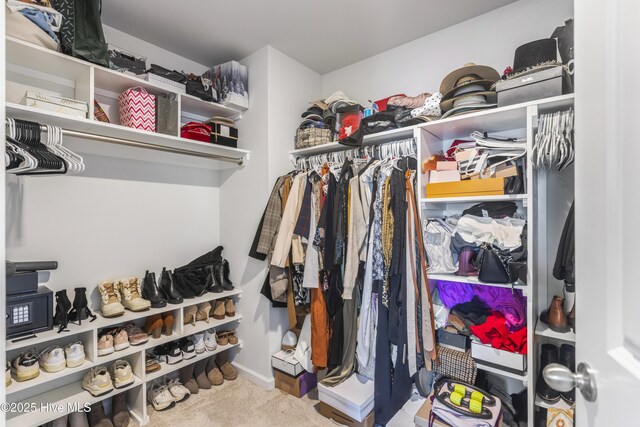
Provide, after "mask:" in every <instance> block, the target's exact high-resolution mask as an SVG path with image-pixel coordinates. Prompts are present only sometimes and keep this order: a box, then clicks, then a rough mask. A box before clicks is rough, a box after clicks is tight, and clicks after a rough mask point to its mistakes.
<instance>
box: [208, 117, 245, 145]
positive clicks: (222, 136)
mask: <svg viewBox="0 0 640 427" xmlns="http://www.w3.org/2000/svg"><path fill="white" fill-rule="evenodd" d="M207 124H208V125H210V126H211V143H212V144H220V145H224V146H227V147H233V148H238V129H237V128H235V127H232V126H227V125H224V124H221V123H208V122H207Z"/></svg>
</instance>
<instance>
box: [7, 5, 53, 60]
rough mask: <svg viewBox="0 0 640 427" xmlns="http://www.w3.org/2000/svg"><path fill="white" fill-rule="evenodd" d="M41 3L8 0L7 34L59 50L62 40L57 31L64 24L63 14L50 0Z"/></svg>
mask: <svg viewBox="0 0 640 427" xmlns="http://www.w3.org/2000/svg"><path fill="white" fill-rule="evenodd" d="M40 3H41V4H42V5H39V4H32V3H25V2H22V1H17V0H8V1H7V2H6V13H7V18H6V25H7V29H6V32H7V35H10V36H13V37H16V38H19V39H20V40H24V41H27V42H30V43H33V44H36V45H38V46H42V47H46V48H49V49H54V50H57V49H58V46H59V44H60V40H59V39H58V35H57V34H56V33H58V32H59V31H60V27H61V26H62V14H61V13H60V12H58V11H57V10H55V9H54V8H53V7H51V4H50V3H49V1H48V0H45V1H41V2H40Z"/></svg>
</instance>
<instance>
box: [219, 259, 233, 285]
mask: <svg viewBox="0 0 640 427" xmlns="http://www.w3.org/2000/svg"><path fill="white" fill-rule="evenodd" d="M222 273H223V274H222V279H223V282H222V287H223V288H224V290H225V291H230V290H233V282H231V279H229V274H230V273H231V268H230V267H229V261H227V260H226V259H223V260H222Z"/></svg>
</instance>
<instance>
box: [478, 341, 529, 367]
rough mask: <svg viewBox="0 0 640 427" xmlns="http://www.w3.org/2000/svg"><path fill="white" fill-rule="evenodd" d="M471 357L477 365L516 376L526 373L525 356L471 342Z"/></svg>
mask: <svg viewBox="0 0 640 427" xmlns="http://www.w3.org/2000/svg"><path fill="white" fill-rule="evenodd" d="M471 357H473V360H475V361H476V362H477V363H480V364H483V365H487V366H492V367H495V368H498V369H504V370H507V371H509V372H512V373H514V374H518V375H524V374H525V372H526V371H527V356H526V355H525V354H518V353H512V352H510V351H505V350H499V349H497V348H493V347H491V346H490V345H485V344H482V343H481V342H478V341H471Z"/></svg>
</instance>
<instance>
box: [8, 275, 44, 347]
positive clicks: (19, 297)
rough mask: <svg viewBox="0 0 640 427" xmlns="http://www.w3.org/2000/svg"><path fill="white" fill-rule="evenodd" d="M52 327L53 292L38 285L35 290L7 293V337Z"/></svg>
mask: <svg viewBox="0 0 640 427" xmlns="http://www.w3.org/2000/svg"><path fill="white" fill-rule="evenodd" d="M52 328H53V292H52V291H51V290H50V289H49V288H47V287H46V286H38V290H37V291H36V292H30V293H26V294H15V295H7V338H15V337H17V336H20V335H28V334H34V333H36V332H42V331H48V330H51V329H52Z"/></svg>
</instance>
